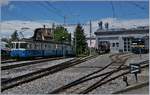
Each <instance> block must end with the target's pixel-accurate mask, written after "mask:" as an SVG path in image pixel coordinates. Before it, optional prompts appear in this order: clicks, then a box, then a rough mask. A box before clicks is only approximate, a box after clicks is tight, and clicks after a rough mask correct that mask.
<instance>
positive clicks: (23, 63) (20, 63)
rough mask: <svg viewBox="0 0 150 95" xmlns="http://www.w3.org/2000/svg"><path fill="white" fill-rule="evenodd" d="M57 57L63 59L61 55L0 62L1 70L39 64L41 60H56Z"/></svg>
mask: <svg viewBox="0 0 150 95" xmlns="http://www.w3.org/2000/svg"><path fill="white" fill-rule="evenodd" d="M58 59H63V57H56V58H46V59H37V60H31V61H16V62H15V61H14V62H11V63H7V64H1V70H8V69H13V68H18V67H22V66H27V65H33V64H39V63H42V62H47V61H53V60H58Z"/></svg>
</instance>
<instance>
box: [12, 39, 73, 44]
mask: <svg viewBox="0 0 150 95" xmlns="http://www.w3.org/2000/svg"><path fill="white" fill-rule="evenodd" d="M17 42H20V43H35V42H39V43H55V44H65V45H71V44H70V43H67V42H63V43H62V42H57V41H52V40H51V41H50V40H33V39H22V40H19V41H12V43H17Z"/></svg>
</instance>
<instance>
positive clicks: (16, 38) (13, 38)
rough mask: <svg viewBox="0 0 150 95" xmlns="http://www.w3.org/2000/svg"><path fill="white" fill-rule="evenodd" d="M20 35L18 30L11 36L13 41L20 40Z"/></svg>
mask: <svg viewBox="0 0 150 95" xmlns="http://www.w3.org/2000/svg"><path fill="white" fill-rule="evenodd" d="M18 36H19V35H18V33H17V30H15V31H14V33H13V34H12V35H11V40H12V41H16V40H19V37H18Z"/></svg>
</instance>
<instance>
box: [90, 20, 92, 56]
mask: <svg viewBox="0 0 150 95" xmlns="http://www.w3.org/2000/svg"><path fill="white" fill-rule="evenodd" d="M91 33H92V23H91V20H90V55H91Z"/></svg>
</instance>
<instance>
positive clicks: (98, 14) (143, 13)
mask: <svg viewBox="0 0 150 95" xmlns="http://www.w3.org/2000/svg"><path fill="white" fill-rule="evenodd" d="M148 9H149V7H148V2H147V1H144V2H142V1H57V2H50V1H11V2H9V4H8V5H5V6H2V12H1V14H2V15H1V17H2V18H1V19H2V21H6V20H30V21H42V20H49V21H57V22H62V23H63V22H64V16H66V23H78V22H80V23H85V22H87V21H89V20H97V19H102V18H107V17H108V18H110V17H113V18H118V19H139V18H148V16H149V15H148Z"/></svg>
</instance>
